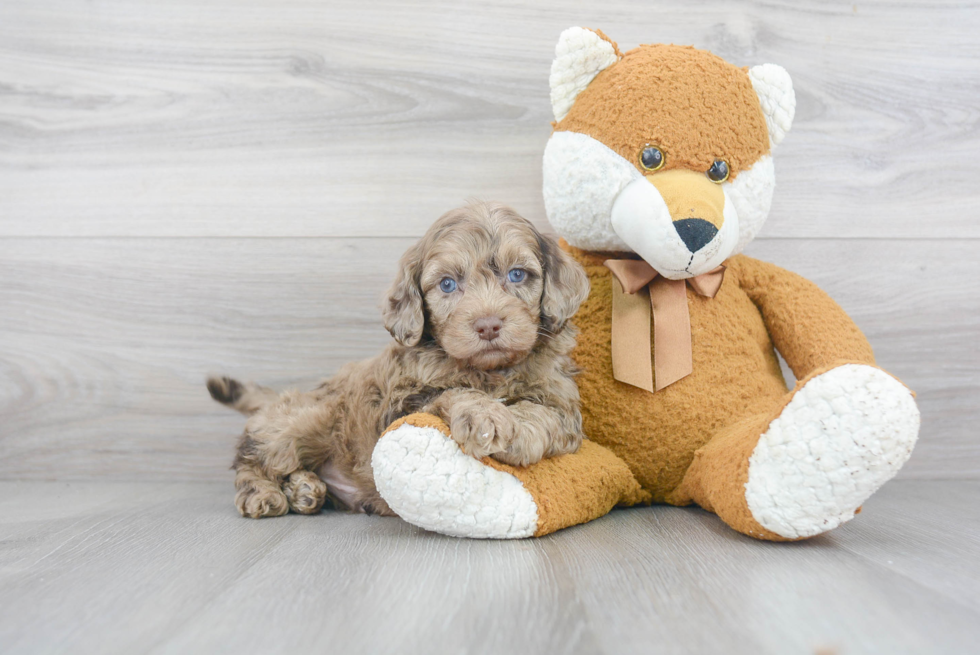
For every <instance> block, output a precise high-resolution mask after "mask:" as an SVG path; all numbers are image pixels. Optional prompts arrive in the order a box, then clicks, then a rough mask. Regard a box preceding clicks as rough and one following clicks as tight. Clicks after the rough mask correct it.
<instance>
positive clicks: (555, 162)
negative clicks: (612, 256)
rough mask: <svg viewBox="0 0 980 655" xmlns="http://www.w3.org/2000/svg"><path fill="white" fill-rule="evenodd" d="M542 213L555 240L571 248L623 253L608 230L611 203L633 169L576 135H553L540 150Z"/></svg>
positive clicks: (635, 175)
mask: <svg viewBox="0 0 980 655" xmlns="http://www.w3.org/2000/svg"><path fill="white" fill-rule="evenodd" d="M543 177H544V184H543V192H544V207H545V211H546V212H547V214H548V220H549V221H550V222H551V225H552V226H553V227H554V228H555V230H556V231H557V232H558V234H560V235H562V236H563V237H564V238H565V240H566V241H568V243H570V244H572V245H573V246H575V247H576V248H583V249H585V250H604V251H609V250H629V247H628V246H627V245H626V244H625V243H624V242H623V240H622V239H621V238H620V237H619V235H617V234H616V231H615V230H613V227H612V222H611V221H610V216H611V214H612V206H613V201H615V200H616V196H618V195H619V193H620V191H622V190H623V189H624V188H626V185H628V184H629V183H630V182H632V181H633V180H635V179H638V178H639V179H643V176H642V175H640V172H639V171H638V170H637V169H636V167H635V166H633V164H631V163H629V162H628V161H626V160H625V159H623V158H622V157H621V156H620V155H619V154H618V153H616V152H614V151H613V150H612V149H610V148H609V147H608V146H606V145H604V144H602V143H600V142H598V141H596V140H595V139H593V138H592V137H590V136H587V135H585V134H580V133H578V132H555V133H554V134H552V135H551V138H550V139H549V140H548V145H547V146H546V147H545V149H544V169H543Z"/></svg>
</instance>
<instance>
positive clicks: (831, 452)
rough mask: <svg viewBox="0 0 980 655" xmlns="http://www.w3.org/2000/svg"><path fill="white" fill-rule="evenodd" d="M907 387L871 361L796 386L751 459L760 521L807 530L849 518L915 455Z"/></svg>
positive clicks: (915, 419) (753, 506)
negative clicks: (870, 363) (799, 386)
mask: <svg viewBox="0 0 980 655" xmlns="http://www.w3.org/2000/svg"><path fill="white" fill-rule="evenodd" d="M918 433H919V410H918V408H916V406H915V401H914V400H913V398H912V393H911V392H910V391H909V390H908V389H907V388H905V386H903V385H902V384H901V383H900V382H899V381H898V380H896V379H895V378H893V377H892V376H890V375H888V374H887V373H885V372H883V371H881V370H879V369H876V368H874V367H872V366H862V365H858V364H848V365H845V366H840V367H837V368H835V369H833V370H831V371H828V372H826V373H824V374H822V375H819V376H817V377H815V378H813V379H812V380H810V381H809V382H807V383H806V385H805V386H804V387H803V388H802V389H800V390H799V391H798V392H797V393H796V395H795V396H794V397H793V399H792V400H791V401H790V402H789V404H788V405H787V406H786V407H785V408H784V409H783V411H782V413H781V414H780V415H779V417H777V418H776V419H775V420H774V421H773V422H772V423H771V424H770V425H769V429H768V430H766V433H765V434H763V435H762V437H761V438H760V439H759V443H758V444H757V445H756V447H755V450H754V451H753V452H752V455H751V456H750V458H749V479H748V482H747V483H746V485H745V499H746V501H747V502H748V506H749V510H750V511H751V512H752V516H753V517H754V518H755V520H756V521H758V522H759V523H760V524H761V525H762V526H763V527H765V528H766V529H768V530H771V531H773V532H775V533H776V534H778V535H780V536H783V537H787V538H793V539H795V538H799V537H812V536H813V535H816V534H820V533H822V532H826V531H827V530H831V529H833V528H836V527H837V526H838V525H840V524H842V523H844V522H846V521H849V520H850V519H852V518H854V511H855V510H856V509H857V508H858V507H860V506H861V504H862V503H863V502H864V501H865V500H867V499H868V497H869V496H871V494H872V493H874V492H875V491H876V490H877V489H878V488H879V487H880V486H881V485H882V484H884V483H885V482H887V481H888V480H890V479H891V478H892V477H893V476H894V475H895V474H896V473H897V472H898V470H899V469H900V468H901V467H902V465H903V464H904V463H905V462H906V461H907V460H908V458H909V456H910V455H911V454H912V447H913V446H914V445H915V441H916V438H917V436H918Z"/></svg>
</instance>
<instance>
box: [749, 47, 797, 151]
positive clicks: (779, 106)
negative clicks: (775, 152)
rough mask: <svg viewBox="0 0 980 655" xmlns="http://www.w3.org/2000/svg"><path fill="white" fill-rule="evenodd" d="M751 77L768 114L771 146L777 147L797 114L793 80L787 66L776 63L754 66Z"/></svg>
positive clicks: (763, 110)
mask: <svg viewBox="0 0 980 655" xmlns="http://www.w3.org/2000/svg"><path fill="white" fill-rule="evenodd" d="M749 79H750V80H752V88H754V89H755V93H756V95H757V96H759V104H761V105H762V113H763V114H765V116H766V127H767V128H768V129H769V146H770V147H771V148H775V147H776V146H778V145H779V143H780V142H781V141H782V140H783V137H785V136H786V133H787V132H789V128H790V127H791V126H792V125H793V116H794V115H795V114H796V93H794V92H793V80H791V79H790V77H789V73H787V72H786V69H785V68H783V67H782V66H777V65H776V64H762V65H761V66H753V67H752V68H750V69H749Z"/></svg>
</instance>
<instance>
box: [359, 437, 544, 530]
mask: <svg viewBox="0 0 980 655" xmlns="http://www.w3.org/2000/svg"><path fill="white" fill-rule="evenodd" d="M371 465H372V466H373V468H374V483H375V485H376V486H377V488H378V493H380V494H381V497H382V498H384V499H385V501H386V502H387V503H388V505H389V506H390V507H391V509H393V510H394V511H395V512H396V513H397V514H398V515H399V516H400V517H402V518H403V519H405V520H406V521H408V522H409V523H411V524H413V525H417V526H419V527H421V528H425V529H426V530H432V531H433V532H439V533H442V534H447V535H451V536H454V537H473V538H479V539H522V538H524V537H530V536H532V535H533V534H534V531H535V530H536V529H537V525H538V508H537V506H536V505H535V503H534V498H532V497H531V494H530V493H528V491H527V490H526V489H525V488H524V485H523V484H521V483H520V481H518V479H517V478H515V477H514V476H512V475H510V474H508V473H504V472H503V471H498V470H496V469H494V468H491V467H489V466H486V465H485V464H483V463H481V462H479V461H478V460H476V459H474V458H472V457H470V456H469V455H466V454H464V453H463V451H461V450H460V449H459V446H458V445H457V444H456V442H455V441H453V440H452V439H450V438H448V437H447V436H446V435H444V434H443V433H442V432H440V431H439V430H436V429H435V428H420V427H416V426H414V425H408V424H407V423H406V424H405V425H402V426H400V427H399V428H397V429H395V430H392V431H391V432H389V433H388V434H386V435H384V436H383V437H381V439H380V441H378V444H377V445H376V446H375V447H374V454H373V455H372V457H371Z"/></svg>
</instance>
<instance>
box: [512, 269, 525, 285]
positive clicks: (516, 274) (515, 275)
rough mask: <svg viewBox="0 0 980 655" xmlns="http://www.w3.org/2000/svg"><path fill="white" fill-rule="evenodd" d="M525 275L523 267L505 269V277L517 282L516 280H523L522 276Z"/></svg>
mask: <svg viewBox="0 0 980 655" xmlns="http://www.w3.org/2000/svg"><path fill="white" fill-rule="evenodd" d="M526 277H527V271H525V270H524V269H523V268H512V269H510V270H509V271H507V279H508V280H510V281H511V282H513V283H514V284H517V283H518V282H523V281H524V278H526Z"/></svg>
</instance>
